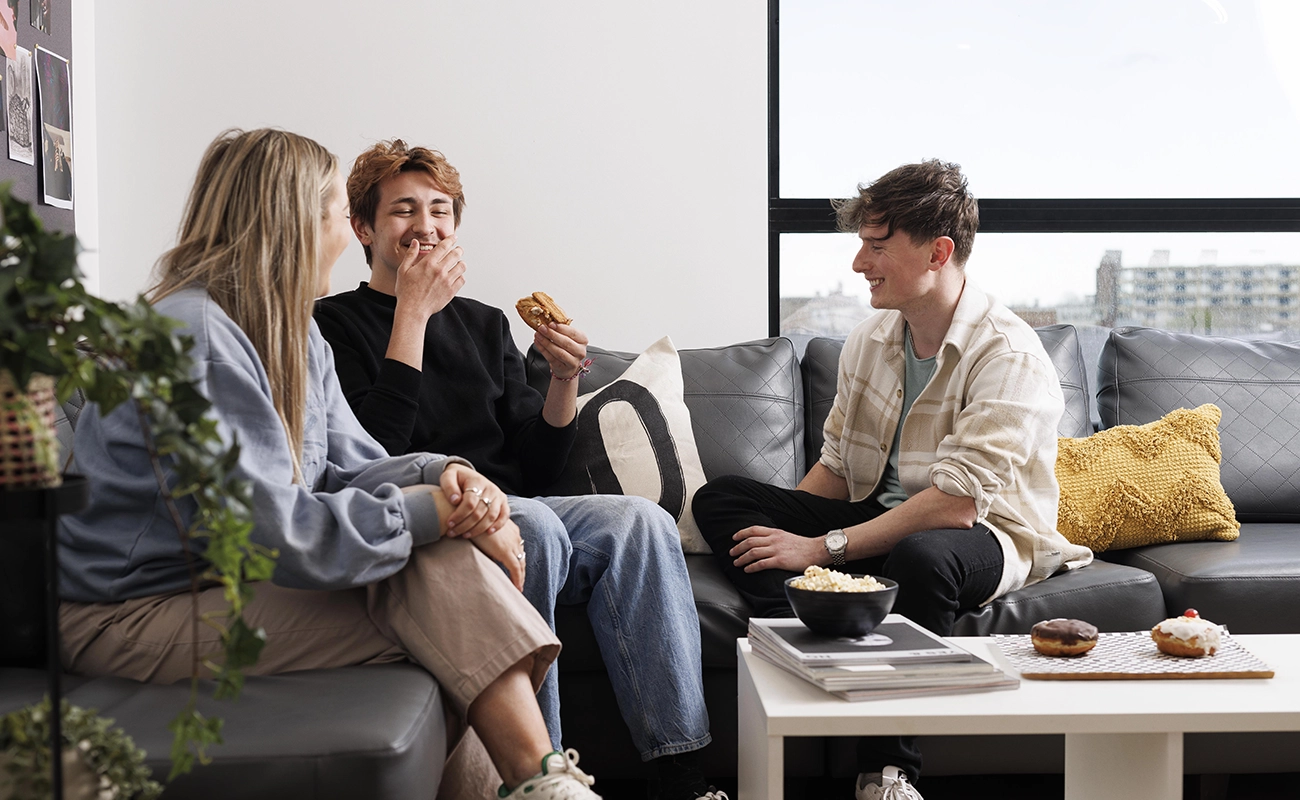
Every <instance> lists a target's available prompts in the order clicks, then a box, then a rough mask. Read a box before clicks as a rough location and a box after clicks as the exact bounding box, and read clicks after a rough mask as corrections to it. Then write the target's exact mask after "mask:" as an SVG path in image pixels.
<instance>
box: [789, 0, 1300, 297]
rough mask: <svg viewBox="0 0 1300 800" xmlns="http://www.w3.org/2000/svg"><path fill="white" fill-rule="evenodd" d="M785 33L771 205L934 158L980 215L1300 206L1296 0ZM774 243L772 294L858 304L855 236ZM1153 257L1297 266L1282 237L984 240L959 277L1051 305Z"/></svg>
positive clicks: (895, 10)
mask: <svg viewBox="0 0 1300 800" xmlns="http://www.w3.org/2000/svg"><path fill="white" fill-rule="evenodd" d="M780 25H781V51H780V59H781V60H780V64H781V170H782V173H781V194H782V196H783V197H828V196H829V197H844V196H848V195H851V194H853V193H854V192H855V187H856V185H857V183H858V182H861V181H870V180H871V179H872V178H875V177H877V176H879V175H881V174H883V173H884V172H886V171H888V170H889V169H892V168H893V167H895V166H897V165H899V164H902V163H907V162H912V161H917V160H920V159H923V158H933V157H937V158H942V159H944V160H946V161H955V162H957V163H960V164H961V165H962V168H963V171H964V172H965V173H966V175H967V176H968V179H969V181H970V186H971V189H972V191H973V192H974V193H975V194H976V196H978V197H983V198H1035V197H1044V198H1048V197H1060V198H1108V197H1109V198H1134V197H1211V198H1213V197H1295V196H1298V195H1300V157H1297V156H1298V155H1300V154H1298V153H1297V151H1300V48H1296V47H1294V45H1293V42H1294V41H1295V40H1296V39H1300V2H1295V0H1127V1H1126V2H1122V1H1120V0H1088V2H1081V1H1079V0H1064V1H1063V2H1056V3H1043V2H1041V0H986V1H984V2H970V0H910V2H906V3H899V2H892V1H891V0H786V1H785V2H783V3H782V6H781V23H780ZM782 239H783V242H782V287H781V294H782V295H783V296H790V295H811V294H816V293H818V292H821V293H825V292H826V291H828V290H832V289H834V288H835V286H836V283H837V282H839V281H843V283H844V291H845V292H846V293H852V294H864V293H865V286H862V285H861V278H859V277H858V276H856V275H853V274H852V272H850V271H849V269H848V261H849V259H851V258H852V253H853V251H854V249H855V246H856V244H855V241H854V237H852V236H846V235H805V236H791V235H786V236H784V237H782ZM1157 249H1165V250H1170V251H1172V252H1171V258H1170V263H1171V264H1180V263H1186V264H1197V263H1200V261H1199V260H1200V258H1201V254H1202V251H1204V250H1217V251H1218V263H1220V264H1224V265H1232V264H1262V263H1291V264H1300V234H1295V233H1285V234H1263V233H1260V234H1052V235H1038V234H982V235H981V236H980V237H978V239H977V241H976V246H975V253H974V255H973V256H972V258H971V262H970V265H969V266H970V268H971V269H972V273H971V274H972V275H973V276H974V275H978V276H979V277H978V278H977V279H976V280H977V282H978V283H980V285H981V286H982V287H984V288H985V289H986V290H988V291H990V292H992V293H993V294H995V295H996V296H997V297H998V298H999V299H1000V300H1002V301H1003V302H1006V303H1012V304H1028V305H1032V304H1033V303H1034V302H1035V301H1037V302H1039V303H1041V304H1044V305H1047V304H1052V303H1055V302H1059V301H1061V300H1066V299H1070V298H1072V297H1073V298H1078V297H1082V296H1083V295H1086V294H1091V293H1092V292H1093V290H1094V282H1095V271H1096V268H1097V264H1098V263H1099V262H1100V260H1101V256H1102V254H1103V253H1104V252H1105V251H1106V250H1122V251H1123V253H1124V256H1123V263H1124V265H1125V266H1141V265H1145V264H1146V263H1147V262H1148V260H1149V259H1150V257H1151V252H1152V251H1153V250H1157ZM787 258H789V260H788V261H787Z"/></svg>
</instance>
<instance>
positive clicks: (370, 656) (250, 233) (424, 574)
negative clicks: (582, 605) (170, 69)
mask: <svg viewBox="0 0 1300 800" xmlns="http://www.w3.org/2000/svg"><path fill="white" fill-rule="evenodd" d="M349 236H351V230H350V228H349V225H348V212H347V195H346V192H345V188H344V185H343V179H342V177H341V176H340V174H339V171H338V165H337V161H336V159H335V158H334V156H332V155H331V154H330V153H329V152H328V151H327V150H325V149H324V148H323V147H321V146H320V145H319V144H317V143H316V142H314V141H312V140H310V139H307V138H304V137H302V136H297V135H295V134H292V133H287V132H284V131H276V130H255V131H247V132H243V131H229V132H227V133H224V134H222V135H221V136H219V137H218V138H217V140H216V141H214V142H213V143H212V145H211V146H210V147H209V148H208V150H207V152H206V153H205V154H204V156H203V159H202V162H201V164H200V166H199V172H198V176H197V178H196V180H195V184H194V188H193V189H192V190H191V193H190V198H189V202H188V204H187V207H186V210H185V216H184V219H183V222H182V225H181V231H180V238H179V243H178V244H177V246H176V247H175V248H174V249H172V250H171V251H169V252H168V253H166V254H165V255H164V256H163V257H162V259H161V260H160V261H159V279H158V283H157V285H156V286H155V287H154V288H153V290H152V291H151V299H152V301H153V302H154V303H155V304H156V307H157V308H158V310H159V311H161V312H163V313H165V314H167V315H168V316H171V317H174V318H176V319H178V320H180V321H181V322H182V323H183V324H184V326H185V327H184V331H183V332H185V333H188V334H189V335H190V336H193V337H194V340H195V345H194V349H193V351H192V355H193V356H194V358H195V360H196V363H197V379H198V381H199V388H200V390H201V391H202V392H203V393H204V394H205V396H207V397H208V399H209V400H211V401H212V412H211V413H212V414H213V415H214V416H215V417H216V419H217V422H218V425H219V427H220V429H221V432H222V434H223V436H224V437H225V438H226V440H227V441H230V437H231V436H232V435H233V436H237V437H238V441H239V444H240V446H241V451H240V457H239V469H240V472H241V473H242V477H243V478H244V479H245V480H247V481H248V482H249V483H250V484H251V486H252V490H253V491H252V495H253V515H254V520H253V521H254V529H253V538H254V540H255V541H257V542H259V543H261V544H263V545H266V546H268V547H274V548H276V549H277V550H279V553H280V556H279V560H278V561H277V563H276V570H275V575H274V578H273V579H272V581H270V582H268V583H263V584H259V585H258V587H257V592H256V599H255V600H254V601H253V603H252V605H251V607H250V608H249V610H248V613H247V616H248V619H249V622H250V624H252V625H254V626H255V627H262V628H264V629H265V630H266V632H267V644H266V647H265V649H264V650H263V652H262V657H261V659H260V660H259V661H258V663H257V665H256V667H254V668H253V669H252V670H250V672H253V673H256V674H273V673H278V672H288V671H292V670H301V669H316V668H328V667H340V666H346V665H353V664H368V663H378V662H384V661H393V660H400V659H403V658H409V659H411V660H414V661H416V662H418V663H419V664H421V665H422V666H424V667H425V668H426V669H428V670H429V671H430V672H431V673H433V675H434V677H436V678H437V679H438V682H439V684H440V685H441V687H442V690H443V693H444V697H446V698H447V701H448V705H449V707H450V708H449V724H450V725H451V726H452V729H453V731H459V730H462V727H461V726H460V725H459V723H460V722H464V723H468V725H469V726H471V727H473V728H474V730H475V732H476V733H477V734H478V738H479V739H481V741H482V744H483V747H484V748H485V749H486V751H487V755H488V757H490V759H491V761H492V763H493V764H494V765H495V767H496V770H497V771H498V772H499V774H500V777H501V779H502V780H503V781H504V791H503V794H507V793H508V795H509V796H510V797H515V796H519V797H522V796H524V795H527V796H528V797H530V798H533V797H538V798H549V797H556V798H559V797H565V798H568V797H572V798H593V797H596V795H595V794H594V793H593V792H592V791H591V790H590V789H589V788H588V787H589V786H590V785H591V783H592V778H591V777H590V776H588V775H586V774H585V773H583V772H582V771H581V770H580V769H578V768H577V765H576V761H577V756H576V754H574V753H573V752H572V751H569V753H568V754H562V753H558V752H555V751H552V749H551V744H550V740H549V737H548V734H547V730H546V726H545V723H544V722H543V719H542V716H541V713H540V711H539V710H538V707H537V702H536V697H535V692H536V690H537V687H538V686H539V684H540V682H541V680H542V677H543V676H544V675H545V673H546V670H547V668H548V667H549V665H550V664H551V662H552V661H553V660H554V659H555V657H556V655H557V654H558V652H559V642H558V640H556V638H555V636H554V634H552V633H551V631H550V630H549V629H548V627H547V626H546V624H545V622H544V621H543V620H542V618H541V617H540V616H539V615H538V614H537V612H536V611H534V610H533V608H532V607H531V606H530V605H529V604H528V603H527V601H526V600H525V599H524V597H523V595H522V594H521V593H520V591H519V588H520V587H521V586H522V584H523V578H524V571H525V568H526V564H525V562H524V559H523V558H522V555H521V554H522V553H523V545H522V542H521V539H520V531H519V528H518V527H516V524H515V523H514V522H512V521H511V519H510V512H509V509H508V507H507V506H506V503H505V501H504V499H503V496H502V493H501V491H500V490H499V489H497V487H496V486H495V485H494V484H492V483H491V482H490V481H488V480H487V479H486V478H484V477H483V476H482V475H480V474H479V473H477V472H475V471H474V470H473V469H472V468H471V467H470V465H469V464H468V463H466V462H465V461H463V460H462V459H457V458H454V457H447V456H438V455H431V454H428V453H417V454H412V455H408V456H401V457H397V458H392V457H389V456H388V455H387V454H386V453H385V452H384V450H383V449H382V448H381V447H380V446H379V445H378V444H376V443H375V441H374V440H373V439H372V438H371V437H370V436H369V435H368V434H367V433H366V432H365V431H364V430H363V429H362V428H361V426H360V425H359V424H358V423H357V421H356V418H355V417H354V416H353V414H352V411H351V410H350V409H349V408H348V404H347V402H346V400H345V399H344V398H343V396H342V394H341V393H340V391H339V386H338V381H337V379H336V377H335V374H334V361H333V358H332V357H331V356H330V353H329V348H328V346H327V345H326V344H325V342H324V340H323V339H322V338H321V336H320V333H319V332H318V330H317V329H316V327H315V324H314V323H313V322H312V320H311V311H312V301H313V300H314V299H315V298H316V297H318V296H320V295H322V294H324V293H325V292H326V290H327V289H328V287H329V274H330V270H331V268H332V267H333V266H334V262H335V261H336V260H337V259H338V257H339V255H340V254H341V253H342V252H343V250H344V248H345V247H346V245H347V242H348V238H349ZM133 414H134V412H133V411H131V410H130V409H128V408H126V407H122V408H119V409H118V410H115V411H114V412H113V413H112V414H109V415H107V416H101V415H99V414H98V412H97V409H95V408H94V407H93V406H92V407H89V408H87V409H86V411H85V413H84V414H83V416H82V417H81V420H80V421H79V423H78V425H77V430H76V439H75V454H76V456H75V458H76V466H77V471H79V472H80V473H82V474H84V475H86V476H87V477H88V479H89V481H90V503H89V505H88V507H87V508H86V510H85V511H84V512H83V513H81V514H79V515H76V516H75V517H71V518H67V519H66V520H65V522H64V523H63V525H62V531H61V535H60V544H61V553H60V560H61V562H62V563H61V567H62V576H61V582H62V585H61V590H62V594H63V603H62V606H61V609H60V624H61V628H62V631H63V640H64V651H65V652H64V663H65V667H66V668H67V669H69V670H70V671H72V672H77V673H82V674H90V675H116V676H121V677H127V678H133V679H135V680H140V681H150V682H156V683H171V682H174V681H177V680H181V679H184V678H186V677H187V676H188V675H189V671H190V663H191V655H192V649H193V648H194V647H196V646H197V647H198V648H200V650H201V651H202V652H203V653H208V652H211V651H212V650H213V649H214V645H215V638H212V639H210V640H207V641H200V642H198V643H192V642H190V641H189V640H188V636H186V635H178V634H180V633H181V632H182V631H184V632H186V633H188V630H189V618H190V613H191V612H190V600H189V596H188V587H189V578H188V571H187V567H186V564H185V559H184V556H183V554H182V551H181V543H180V540H179V538H178V537H177V534H176V530H175V527H174V525H173V524H172V522H171V521H170V519H169V518H168V517H167V516H166V515H165V513H164V512H163V511H162V509H161V507H160V503H159V498H158V488H157V485H156V483H155V478H154V474H153V470H152V467H151V465H150V462H149V460H148V456H147V454H146V452H145V449H144V445H143V442H142V440H141V437H140V431H139V427H138V425H137V424H136V422H135V418H134V416H133ZM185 510H188V509H185ZM530 524H531V523H530ZM530 535H539V536H548V535H554V532H551V531H544V530H536V531H530ZM498 564H499V565H500V566H501V567H504V568H505V570H504V571H503V570H502V569H501V568H500V567H498ZM512 584H513V585H512ZM199 601H200V607H201V608H202V609H203V610H213V609H218V608H220V607H221V606H222V599H221V590H220V589H219V588H216V589H210V590H207V591H204V592H202V593H201V594H200V598H199ZM214 637H215V634H214ZM466 741H467V742H472V741H473V740H472V738H471V739H467V740H466ZM467 746H470V747H472V746H473V745H472V744H470V745H467ZM470 761H471V763H472V761H473V760H472V759H470ZM539 764H540V765H541V770H540V772H539V771H538V765H539ZM456 780H457V776H456V775H454V774H449V775H447V776H445V779H444V783H445V784H446V783H447V782H452V783H454V782H456ZM475 788H476V791H478V792H479V793H481V794H484V795H487V796H495V795H496V792H495V791H492V790H493V789H495V788H496V787H495V785H493V786H491V787H482V786H478V787H475Z"/></svg>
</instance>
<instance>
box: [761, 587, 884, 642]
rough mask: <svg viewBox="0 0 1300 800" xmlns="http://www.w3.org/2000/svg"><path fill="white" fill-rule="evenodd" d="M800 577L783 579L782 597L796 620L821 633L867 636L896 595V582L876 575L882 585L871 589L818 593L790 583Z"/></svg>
mask: <svg viewBox="0 0 1300 800" xmlns="http://www.w3.org/2000/svg"><path fill="white" fill-rule="evenodd" d="M801 577H803V576H802V575H796V576H795V577H793V578H787V579H786V581H785V596H786V598H787V599H789V601H790V607H791V608H793V609H794V614H795V616H796V617H798V618H799V621H800V622H802V623H803V624H804V625H807V626H808V630H810V631H812V632H813V633H819V634H822V635H823V636H851V637H858V636H866V635H867V634H868V633H871V632H872V631H873V630H875V629H876V626H877V625H879V624H880V622H881V620H883V619H884V618H885V615H886V614H888V613H889V610H890V609H892V608H893V607H894V599H895V598H897V597H898V583H897V582H895V581H891V580H890V579H889V578H879V577H878V578H876V580H878V581H880V582H881V583H883V584H884V585H885V588H883V589H880V590H878V591H874V592H818V591H813V590H811V589H796V588H795V587H793V586H791V585H790V584H791V582H793V581H795V580H797V579H798V578H801ZM850 577H853V578H861V577H864V576H862V575H851V576H850Z"/></svg>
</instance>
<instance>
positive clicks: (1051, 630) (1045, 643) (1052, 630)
mask: <svg viewBox="0 0 1300 800" xmlns="http://www.w3.org/2000/svg"><path fill="white" fill-rule="evenodd" d="M1029 635H1030V637H1031V640H1032V641H1033V644H1034V649H1035V650H1037V651H1038V652H1040V653H1042V654H1043V655H1045V656H1078V655H1083V654H1084V653H1086V652H1088V651H1089V650H1091V649H1092V648H1093V647H1095V646H1096V645H1097V626H1096V625H1092V624H1089V623H1087V622H1084V621H1083V620H1080V619H1047V620H1043V621H1042V622H1039V623H1038V624H1036V625H1034V627H1033V628H1032V629H1031V630H1030V631H1029Z"/></svg>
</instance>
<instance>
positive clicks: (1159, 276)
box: [780, 233, 1300, 339]
mask: <svg viewBox="0 0 1300 800" xmlns="http://www.w3.org/2000/svg"><path fill="white" fill-rule="evenodd" d="M857 249H858V239H857V237H855V236H852V235H849V234H843V233H838V234H837V233H825V234H785V235H783V236H782V237H781V287H780V292H781V295H780V297H781V333H782V334H807V333H816V334H822V335H837V336H838V335H843V334H846V333H848V332H849V331H850V330H852V329H853V326H854V325H856V324H857V323H858V322H861V321H862V320H863V319H865V318H866V317H867V316H869V315H870V314H872V313H873V311H874V310H873V309H872V308H871V304H870V293H869V292H868V291H867V285H866V281H865V279H863V278H862V277H861V276H860V275H858V274H857V273H855V272H853V270H852V266H851V264H852V261H853V256H854V254H855V253H856V252H857ZM966 271H967V274H968V275H969V276H970V279H971V280H973V281H974V282H975V283H976V284H978V285H979V286H980V288H982V289H984V291H986V292H988V293H990V294H992V295H993V296H994V297H996V298H997V299H998V300H1000V301H1001V302H1003V303H1005V304H1006V305H1008V306H1010V307H1011V308H1012V310H1014V311H1015V312H1016V313H1018V314H1019V315H1020V316H1021V317H1022V318H1024V319H1025V320H1026V321H1027V322H1029V323H1030V324H1031V325H1034V326H1039V325H1052V324H1055V323H1058V322H1064V323H1070V324H1074V325H1112V326H1121V325H1145V326H1149V327H1157V328H1166V329H1168V330H1177V331H1189V332H1196V333H1209V334H1213V335H1216V336H1239V337H1261V338H1281V339H1300V233H1086V234H1082V233H1081V234H1066V233H1050V234H1037V233H1035V234H1028V233H981V234H979V236H978V237H976V239H975V250H974V252H973V253H972V254H971V258H970V261H969V262H968V263H967V265H966Z"/></svg>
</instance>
